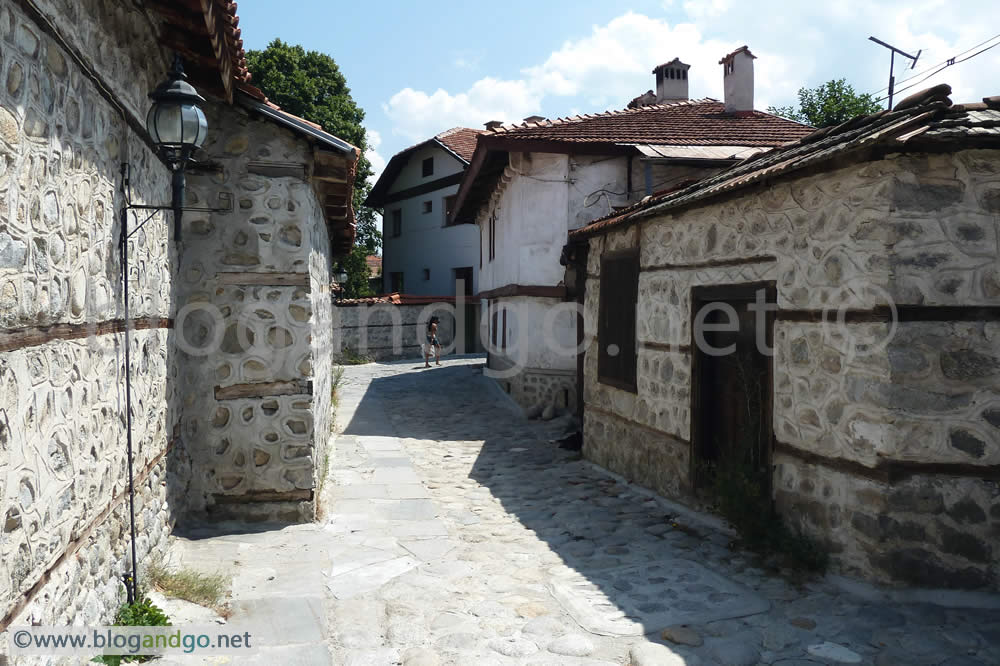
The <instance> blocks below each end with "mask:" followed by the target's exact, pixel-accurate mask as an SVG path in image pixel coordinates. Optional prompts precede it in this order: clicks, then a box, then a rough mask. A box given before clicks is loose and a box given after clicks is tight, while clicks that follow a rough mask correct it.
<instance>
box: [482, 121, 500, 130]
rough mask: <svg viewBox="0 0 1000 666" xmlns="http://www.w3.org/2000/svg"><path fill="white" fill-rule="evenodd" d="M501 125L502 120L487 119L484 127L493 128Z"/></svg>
mask: <svg viewBox="0 0 1000 666" xmlns="http://www.w3.org/2000/svg"><path fill="white" fill-rule="evenodd" d="M501 125H503V121H502V120H489V121H487V122H486V129H488V130H495V129H496V128H498V127H500V126H501Z"/></svg>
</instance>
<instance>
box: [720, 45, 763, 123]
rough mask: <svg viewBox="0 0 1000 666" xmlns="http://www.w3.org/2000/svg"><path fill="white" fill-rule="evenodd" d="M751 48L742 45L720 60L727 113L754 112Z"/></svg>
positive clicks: (752, 56) (752, 57) (753, 56)
mask: <svg viewBox="0 0 1000 666" xmlns="http://www.w3.org/2000/svg"><path fill="white" fill-rule="evenodd" d="M756 58H757V56H755V55H754V54H752V53H750V49H748V48H747V47H746V46H741V47H740V48H738V49H736V50H735V51H733V52H732V53H730V54H729V55H727V56H726V57H725V58H723V59H722V60H720V61H719V64H720V65H722V84H723V88H724V89H725V91H726V113H740V112H753V61H754V60H755V59H756Z"/></svg>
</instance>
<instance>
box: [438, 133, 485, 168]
mask: <svg viewBox="0 0 1000 666" xmlns="http://www.w3.org/2000/svg"><path fill="white" fill-rule="evenodd" d="M482 133H483V130H477V129H472V128H471V127H452V128H451V129H450V130H445V131H444V132H441V133H440V134H438V135H437V136H435V137H434V138H435V139H437V140H438V141H440V142H441V143H443V144H444V145H445V146H446V147H447V148H448V149H449V150H451V151H452V152H453V153H455V154H456V155H458V156H459V157H461V158H462V159H463V160H465V161H466V162H468V161H469V160H471V159H472V153H474V152H476V137H478V136H479V135H480V134H482Z"/></svg>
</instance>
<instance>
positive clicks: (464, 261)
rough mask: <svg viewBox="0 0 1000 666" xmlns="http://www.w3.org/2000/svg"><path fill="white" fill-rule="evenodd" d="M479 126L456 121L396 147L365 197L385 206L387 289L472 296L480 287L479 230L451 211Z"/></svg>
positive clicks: (370, 202) (371, 203)
mask: <svg viewBox="0 0 1000 666" xmlns="http://www.w3.org/2000/svg"><path fill="white" fill-rule="evenodd" d="M479 133H480V131H479V130H475V129H469V128H466V127H454V128H452V129H450V130H447V131H444V132H441V133H440V134H438V135H437V136H434V137H433V138H431V139H428V140H427V141H423V142H421V143H418V144H416V145H415V146H411V147H409V148H407V149H406V150H404V151H402V152H399V153H397V154H396V155H393V157H392V159H391V160H389V164H388V165H386V168H385V171H383V172H382V175H381V176H380V177H379V179H378V181H377V182H376V183H375V186H374V187H373V188H372V191H371V193H370V194H369V195H368V198H367V199H366V200H365V204H366V205H368V206H371V207H373V208H379V209H381V210H382V276H383V282H382V287H383V291H384V292H385V293H393V292H396V293H405V294H411V295H418V296H455V295H456V292H455V289H456V286H455V285H456V280H459V279H461V280H463V281H464V285H465V286H464V290H465V293H467V294H469V295H470V296H471V295H472V294H474V293H475V290H476V289H477V287H478V268H479V235H478V233H477V230H476V228H475V227H474V226H473V225H471V224H463V223H462V222H463V220H462V219H461V218H456V219H455V220H450V219H449V215H448V214H449V212H450V206H451V205H452V202H454V200H455V195H456V194H457V192H458V184H459V183H460V182H461V180H462V176H463V174H464V173H465V170H466V168H467V167H468V166H469V160H470V159H471V157H472V153H473V151H474V150H475V147H476V136H477V135H478V134H479Z"/></svg>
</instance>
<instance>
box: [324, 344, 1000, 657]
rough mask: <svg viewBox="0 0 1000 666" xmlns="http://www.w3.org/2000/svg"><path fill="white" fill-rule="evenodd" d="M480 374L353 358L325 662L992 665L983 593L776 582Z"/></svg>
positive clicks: (330, 527) (330, 494)
mask: <svg viewBox="0 0 1000 666" xmlns="http://www.w3.org/2000/svg"><path fill="white" fill-rule="evenodd" d="M480 366H481V361H480V360H475V359H469V360H461V359H459V360H453V361H448V362H446V363H445V365H444V366H443V367H441V368H435V369H432V370H421V369H419V368H418V367H417V364H416V363H415V362H411V363H402V364H400V363H397V364H384V365H383V364H372V365H366V366H355V367H351V368H348V369H347V372H346V374H345V376H344V380H343V382H342V385H341V396H342V397H341V403H340V407H339V409H338V415H337V422H338V426H339V427H340V429H341V430H342V434H341V435H340V436H339V437H338V438H337V441H336V458H335V459H334V460H333V461H331V472H330V477H329V478H328V479H327V480H326V483H327V485H326V497H325V502H326V503H327V504H326V505H327V506H328V507H330V508H329V509H328V513H327V515H326V520H327V521H328V522H327V523H326V525H325V526H324V527H323V529H324V530H326V532H327V533H328V534H329V535H330V538H331V539H333V540H334V542H335V545H333V546H331V548H332V549H331V558H332V561H333V570H332V571H331V572H330V574H331V576H330V578H329V579H328V583H327V585H328V589H329V591H330V593H331V597H332V599H331V602H330V603H331V605H330V606H329V609H328V610H329V612H330V624H331V634H330V636H329V640H330V642H331V648H332V651H333V656H334V663H338V664H396V663H403V664H406V665H408V666H417V665H421V666H422V665H427V664H437V663H441V664H463V665H464V664H477V665H480V664H515V663H516V664H629V663H633V664H644V665H645V664H682V663H686V664H706V665H708V664H726V665H739V664H757V663H768V664H771V663H774V664H783V665H785V666H791V665H793V664H807V663H821V664H822V663H874V664H908V665H910V664H947V665H948V666H959V665H968V666H972V665H974V664H993V663H1000V610H997V609H996V604H995V603H992V605H993V609H987V608H982V609H978V610H973V609H960V608H945V607H942V606H937V605H931V604H930V603H926V601H925V600H924V599H922V598H921V597H920V596H919V595H917V594H915V593H914V594H911V598H910V599H908V600H900V599H898V598H897V599H889V598H888V597H886V596H885V595H880V593H878V592H876V591H874V590H872V589H870V588H867V587H864V586H857V587H858V590H857V592H858V593H857V594H855V593H853V592H852V593H849V592H846V591H844V585H836V584H835V583H834V582H831V581H825V580H824V581H817V582H809V583H805V584H804V585H800V586H796V585H794V584H792V583H790V582H787V581H785V580H783V579H782V578H778V577H774V576H769V575H767V574H766V573H765V572H764V571H763V570H762V569H760V568H756V567H755V564H756V561H755V559H754V557H753V556H751V555H748V554H741V553H736V552H733V551H731V550H729V549H728V548H727V547H726V545H727V543H728V542H729V541H730V540H731V537H730V536H728V535H727V534H725V533H723V532H720V531H717V530H713V529H712V528H711V525H710V524H704V523H699V522H698V520H697V519H695V518H685V517H683V516H678V514H677V512H676V511H675V510H671V508H670V506H669V505H667V504H665V503H663V502H660V501H658V500H656V499H654V498H652V497H651V496H650V495H649V494H647V493H644V492H642V491H640V490H639V489H637V488H635V487H633V486H631V485H629V484H625V483H622V482H619V481H616V480H615V479H613V478H612V477H611V476H609V475H608V474H606V473H604V472H602V471H601V470H599V469H597V468H595V467H594V466H592V465H590V464H589V463H587V462H586V461H583V460H581V459H580V456H579V454H576V453H572V452H569V451H564V450H561V449H559V448H557V447H556V446H555V445H553V444H551V443H549V441H548V440H549V439H550V438H551V437H553V436H554V435H555V434H556V433H555V432H554V428H555V426H554V425H553V424H540V423H538V422H529V421H525V420H523V419H521V418H520V417H518V416H516V415H515V413H514V412H513V411H512V410H510V409H508V408H507V405H506V404H505V402H504V399H505V397H504V396H502V395H500V394H498V393H497V392H496V390H494V388H493V387H492V386H491V385H490V384H489V380H487V379H486V378H484V377H483V376H482V374H481V368H480ZM675 523H676V524H677V525H679V527H674V524H675ZM956 599H959V600H961V601H964V602H966V603H968V602H970V601H971V602H973V603H980V605H983V606H989V605H991V602H993V601H994V600H991V599H989V598H985V597H984V598H976V597H973V596H968V597H956ZM671 625H673V626H674V627H675V628H674V629H673V630H672V634H673V636H672V638H673V641H668V640H663V639H661V638H660V631H661V630H662V629H663V628H664V627H667V626H671ZM677 625H687V626H686V627H679V626H677ZM647 632H648V634H647ZM644 634H647V635H645V636H644ZM661 646H668V647H661Z"/></svg>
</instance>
